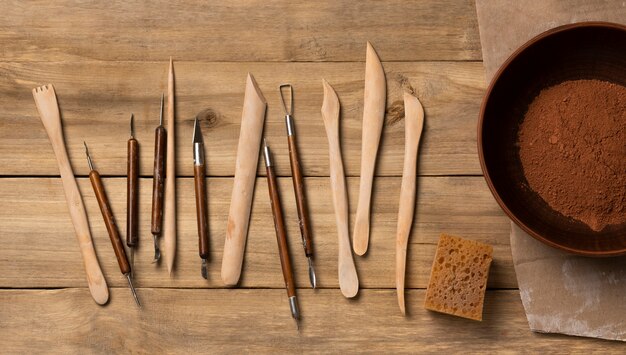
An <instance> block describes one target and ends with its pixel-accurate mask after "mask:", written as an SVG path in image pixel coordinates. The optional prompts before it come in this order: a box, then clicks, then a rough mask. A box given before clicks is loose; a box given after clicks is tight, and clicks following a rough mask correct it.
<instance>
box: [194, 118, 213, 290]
mask: <svg viewBox="0 0 626 355" xmlns="http://www.w3.org/2000/svg"><path fill="white" fill-rule="evenodd" d="M193 181H194V186H195V191H196V219H197V221H198V248H199V249H200V258H201V259H202V268H201V272H202V277H204V279H208V275H207V269H206V263H207V259H208V258H209V222H208V221H209V216H208V213H207V195H206V178H205V163H204V140H203V139H202V132H201V131H200V122H198V118H197V117H196V120H195V122H194V125H193Z"/></svg>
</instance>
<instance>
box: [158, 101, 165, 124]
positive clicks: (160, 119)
mask: <svg viewBox="0 0 626 355" xmlns="http://www.w3.org/2000/svg"><path fill="white" fill-rule="evenodd" d="M164 97H165V94H164V93H161V111H160V113H159V126H163V98H164Z"/></svg>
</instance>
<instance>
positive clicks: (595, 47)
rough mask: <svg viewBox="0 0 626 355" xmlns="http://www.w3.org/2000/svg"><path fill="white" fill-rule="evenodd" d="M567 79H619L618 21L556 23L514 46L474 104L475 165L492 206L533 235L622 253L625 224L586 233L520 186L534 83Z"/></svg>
mask: <svg viewBox="0 0 626 355" xmlns="http://www.w3.org/2000/svg"><path fill="white" fill-rule="evenodd" d="M575 79H599V80H606V81H610V82H614V83H618V84H621V85H624V86H626V26H622V25H617V24H611V23H598V22H586V23H577V24H572V25H567V26H562V27H558V28H555V29H552V30H550V31H547V32H544V33H542V34H541V35H539V36H537V37H535V38H533V39H532V40H530V41H529V42H528V43H526V44H524V45H523V46H522V47H521V48H519V49H518V50H517V51H515V53H513V55H511V57H510V58H509V59H508V60H507V61H506V62H505V63H504V64H503V65H502V67H500V69H499V70H498V72H497V73H496V75H495V76H494V78H493V81H492V82H491V84H490V85H489V88H488V89H487V93H486V95H485V98H484V100H483V103H482V107H481V110H480V117H479V123H478V154H479V157H480V164H481V167H482V169H483V173H484V175H485V179H486V180H487V184H488V185H489V188H490V189H491V192H492V193H493V195H494V197H495V199H496V200H497V201H498V203H499V204H500V207H502V209H503V210H504V212H506V214H507V215H508V216H509V217H510V218H511V219H512V220H513V221H514V222H515V223H516V224H517V225H519V226H520V227H521V228H522V229H523V230H525V231H526V232H527V233H528V234H530V235H531V236H533V237H534V238H536V239H538V240H540V241H542V242H543V243H545V244H547V245H550V246H552V247H555V248H558V249H562V250H565V251H568V252H572V253H576V254H581V255H587V256H616V255H622V254H626V223H624V224H621V225H613V226H608V227H606V228H605V229H604V230H602V231H600V232H594V231H593V230H591V229H590V228H589V227H587V225H585V224H583V223H582V222H578V221H575V220H573V219H571V218H567V217H565V216H563V215H561V214H560V213H558V212H556V211H555V210H553V209H552V208H551V207H550V206H548V205H547V204H546V203H545V202H544V201H543V200H542V199H541V197H539V196H538V195H537V194H536V193H535V192H533V191H531V190H529V189H527V188H523V185H525V183H526V178H525V177H524V172H523V170H522V164H521V162H520V158H519V148H518V147H517V144H516V142H517V132H518V128H519V125H520V123H521V121H522V119H523V116H524V114H525V112H526V109H527V107H528V105H529V103H530V102H531V101H532V99H533V98H534V97H535V96H536V95H537V94H538V93H539V91H540V90H541V89H543V88H545V87H547V86H552V85H555V84H558V83H560V82H562V81H565V80H575ZM625 144H626V142H625ZM624 159H626V156H625V157H624ZM624 173H625V174H626V172H624Z"/></svg>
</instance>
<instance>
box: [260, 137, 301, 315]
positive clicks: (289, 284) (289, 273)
mask: <svg viewBox="0 0 626 355" xmlns="http://www.w3.org/2000/svg"><path fill="white" fill-rule="evenodd" d="M263 157H264V158H265V159H264V161H265V171H266V172H267V189H268V191H269V193H270V203H271V205H272V215H273V216H274V228H275V229H276V241H277V242H278V253H279V255H280V267H281V268H282V270H283V277H284V278H285V287H286V288H287V297H288V298H289V309H290V310H291V316H292V317H293V319H295V320H296V326H298V320H299V319H300V311H299V310H298V300H297V298H296V284H295V282H294V280H293V269H292V267H291V258H290V257H289V247H288V245H287V229H286V228H285V221H284V219H283V210H282V207H281V206H280V196H279V194H278V183H277V182H276V174H274V167H273V164H272V157H271V153H270V147H268V145H267V142H264V144H263Z"/></svg>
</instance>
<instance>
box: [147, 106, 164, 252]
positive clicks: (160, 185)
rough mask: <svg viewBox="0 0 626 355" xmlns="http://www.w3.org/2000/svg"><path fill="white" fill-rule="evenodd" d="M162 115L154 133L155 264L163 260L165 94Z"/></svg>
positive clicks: (153, 210)
mask: <svg viewBox="0 0 626 355" xmlns="http://www.w3.org/2000/svg"><path fill="white" fill-rule="evenodd" d="M160 112H161V113H160V114H159V126H158V127H157V128H156V130H155V131H154V175H153V177H152V220H151V224H150V231H151V232H152V239H153V240H154V259H153V260H152V262H153V263H155V262H157V261H159V259H161V250H160V249H159V236H161V231H162V229H161V228H162V225H163V191H164V187H165V148H166V147H167V131H166V130H165V127H163V94H161V111H160Z"/></svg>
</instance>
